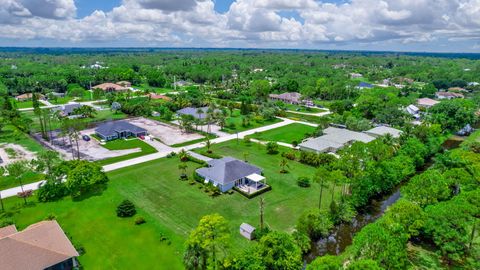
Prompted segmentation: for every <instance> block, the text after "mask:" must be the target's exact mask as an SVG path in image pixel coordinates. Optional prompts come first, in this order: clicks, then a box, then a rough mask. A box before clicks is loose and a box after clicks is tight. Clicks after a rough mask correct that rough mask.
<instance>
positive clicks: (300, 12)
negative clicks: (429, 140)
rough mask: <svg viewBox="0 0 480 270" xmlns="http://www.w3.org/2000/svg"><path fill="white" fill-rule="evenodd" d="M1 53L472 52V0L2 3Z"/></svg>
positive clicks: (477, 10)
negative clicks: (11, 49)
mask: <svg viewBox="0 0 480 270" xmlns="http://www.w3.org/2000/svg"><path fill="white" fill-rule="evenodd" d="M0 14H1V16H0V46H45V47H51V46H56V47H244V48H305V49H340V50H394V51H432V52H480V16H479V14H480V0H402V1H398V0H382V1H379V0H324V1H319V0H96V1H93V0H9V1H7V2H5V3H4V4H2V5H0Z"/></svg>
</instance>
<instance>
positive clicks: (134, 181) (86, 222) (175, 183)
mask: <svg viewBox="0 0 480 270" xmlns="http://www.w3.org/2000/svg"><path fill="white" fill-rule="evenodd" d="M213 150H214V152H215V153H217V154H222V155H229V156H234V157H237V158H243V154H242V153H243V152H249V153H250V155H249V159H248V160H249V162H251V163H252V164H255V165H257V166H259V167H261V168H263V169H264V174H265V176H266V177H267V183H268V184H269V185H271V186H272V188H273V189H272V190H271V191H269V192H267V193H265V194H262V195H261V196H262V197H264V198H265V202H266V206H265V220H266V223H267V224H268V225H269V226H270V227H271V228H272V229H275V230H281V231H288V232H290V231H292V230H293V228H294V226H295V223H296V220H297V218H298V217H299V215H300V214H301V213H302V211H303V210H304V209H307V208H309V207H315V206H316V205H317V204H318V194H319V187H318V185H316V184H313V185H312V187H310V188H300V187H298V186H297V185H296V179H297V177H299V176H305V175H306V176H311V175H312V174H313V173H314V172H315V169H314V168H312V167H308V166H305V165H302V164H300V163H296V162H291V164H290V165H291V166H290V167H291V168H290V172H289V173H288V174H280V173H279V162H280V159H281V157H280V155H273V156H272V155H267V154H266V150H265V147H264V146H262V145H258V144H249V145H247V144H244V143H243V142H239V144H238V145H237V143H236V142H235V141H232V142H227V143H222V144H218V145H214V146H213ZM281 150H285V149H283V148H281ZM187 164H188V175H191V173H192V172H193V170H194V169H196V168H197V167H198V166H199V165H198V164H196V163H190V162H189V163H187ZM178 165H179V160H178V158H171V159H167V158H164V159H160V160H155V161H151V162H147V163H143V164H139V165H136V166H132V167H127V168H124V169H120V170H116V171H113V172H110V173H108V175H109V178H110V182H109V183H108V188H107V189H106V190H105V191H103V194H101V195H95V196H90V197H88V198H85V199H83V200H80V201H72V200H71V199H70V198H65V199H64V200H61V201H58V202H52V203H35V204H32V205H30V206H28V207H25V208H21V209H14V207H15V206H21V205H22V202H21V201H20V200H19V199H18V198H10V199H7V200H5V202H6V207H7V210H9V213H12V217H11V219H12V220H13V221H14V222H15V223H16V225H17V227H18V228H20V229H23V228H25V227H26V226H28V225H30V224H32V223H34V222H38V221H40V220H42V219H44V218H45V217H47V216H48V215H50V214H53V215H55V216H56V217H57V220H58V221H59V223H60V224H61V226H62V228H63V229H64V230H65V231H66V232H67V234H68V235H69V236H71V237H72V239H73V243H74V244H77V245H81V246H82V247H84V248H85V251H86V253H85V254H84V255H82V256H81V257H80V258H79V260H80V262H81V263H82V265H83V266H84V267H85V269H183V266H182V265H181V258H182V254H183V243H184V241H185V239H186V237H187V236H188V233H189V232H190V231H191V230H192V229H193V228H194V227H195V226H196V225H197V224H198V221H199V219H200V218H201V217H202V216H204V215H207V214H211V213H219V214H221V215H223V216H224V217H225V218H226V219H227V220H228V221H229V228H230V231H231V235H232V239H231V246H232V252H233V254H235V253H237V252H239V250H240V249H243V248H245V247H247V246H249V245H251V242H249V241H248V240H246V239H244V238H242V237H241V236H240V235H239V233H238V227H239V225H240V224H241V223H242V222H248V223H250V224H252V225H254V226H258V223H259V206H258V205H259V198H258V197H257V198H254V199H247V198H245V197H243V196H242V195H240V194H238V193H234V194H233V195H228V194H224V195H220V196H219V197H216V198H211V197H209V196H208V195H207V194H206V193H204V192H203V191H202V190H200V189H199V188H198V187H199V186H200V184H195V185H193V186H191V185H189V184H188V182H184V181H180V180H178V178H179V174H180V172H179V170H178ZM330 198H331V196H330V195H329V193H328V190H326V192H325V193H324V196H323V199H324V200H323V205H325V207H328V205H329V200H330ZM123 199H129V200H131V201H132V202H133V203H134V204H135V205H136V206H137V210H138V212H139V213H138V214H137V216H143V217H144V218H145V219H146V221H147V223H146V224H143V225H140V226H136V225H134V224H133V222H134V218H127V219H120V218H117V217H116V216H115V207H116V206H117V205H118V204H119V203H120V202H121V201H122V200H123ZM30 200H33V199H30ZM161 235H166V236H167V237H168V238H169V240H171V245H167V244H165V243H164V242H161V241H160V240H159V239H160V237H161Z"/></svg>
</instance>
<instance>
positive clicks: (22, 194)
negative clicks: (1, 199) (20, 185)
mask: <svg viewBox="0 0 480 270" xmlns="http://www.w3.org/2000/svg"><path fill="white" fill-rule="evenodd" d="M32 194H33V190H31V189H29V190H25V191H23V192H18V193H17V196H18V197H19V198H28V197H30V196H32Z"/></svg>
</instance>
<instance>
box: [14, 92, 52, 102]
mask: <svg viewBox="0 0 480 270" xmlns="http://www.w3.org/2000/svg"><path fill="white" fill-rule="evenodd" d="M35 95H37V98H38V99H42V100H43V99H45V96H44V95H42V94H40V93H35ZM15 99H16V100H17V101H29V100H32V93H25V94H21V95H18V96H16V97H15Z"/></svg>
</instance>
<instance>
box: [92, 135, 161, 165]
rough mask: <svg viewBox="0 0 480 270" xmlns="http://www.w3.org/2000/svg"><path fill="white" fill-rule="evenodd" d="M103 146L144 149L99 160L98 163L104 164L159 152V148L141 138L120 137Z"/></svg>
mask: <svg viewBox="0 0 480 270" xmlns="http://www.w3.org/2000/svg"><path fill="white" fill-rule="evenodd" d="M102 146H103V147H105V148H107V149H108V150H126V149H134V148H140V149H142V151H141V152H136V153H131V154H127V155H123V156H118V157H113V158H107V159H103V160H99V161H97V163H98V164H100V165H102V166H103V165H107V164H112V163H116V162H120V161H124V160H128V159H132V158H136V157H141V156H145V155H148V154H153V153H156V152H157V150H156V149H155V148H154V147H153V146H151V145H149V144H147V143H146V142H144V141H142V140H140V139H129V140H123V139H118V140H114V141H109V142H107V143H106V144H104V145H102Z"/></svg>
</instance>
